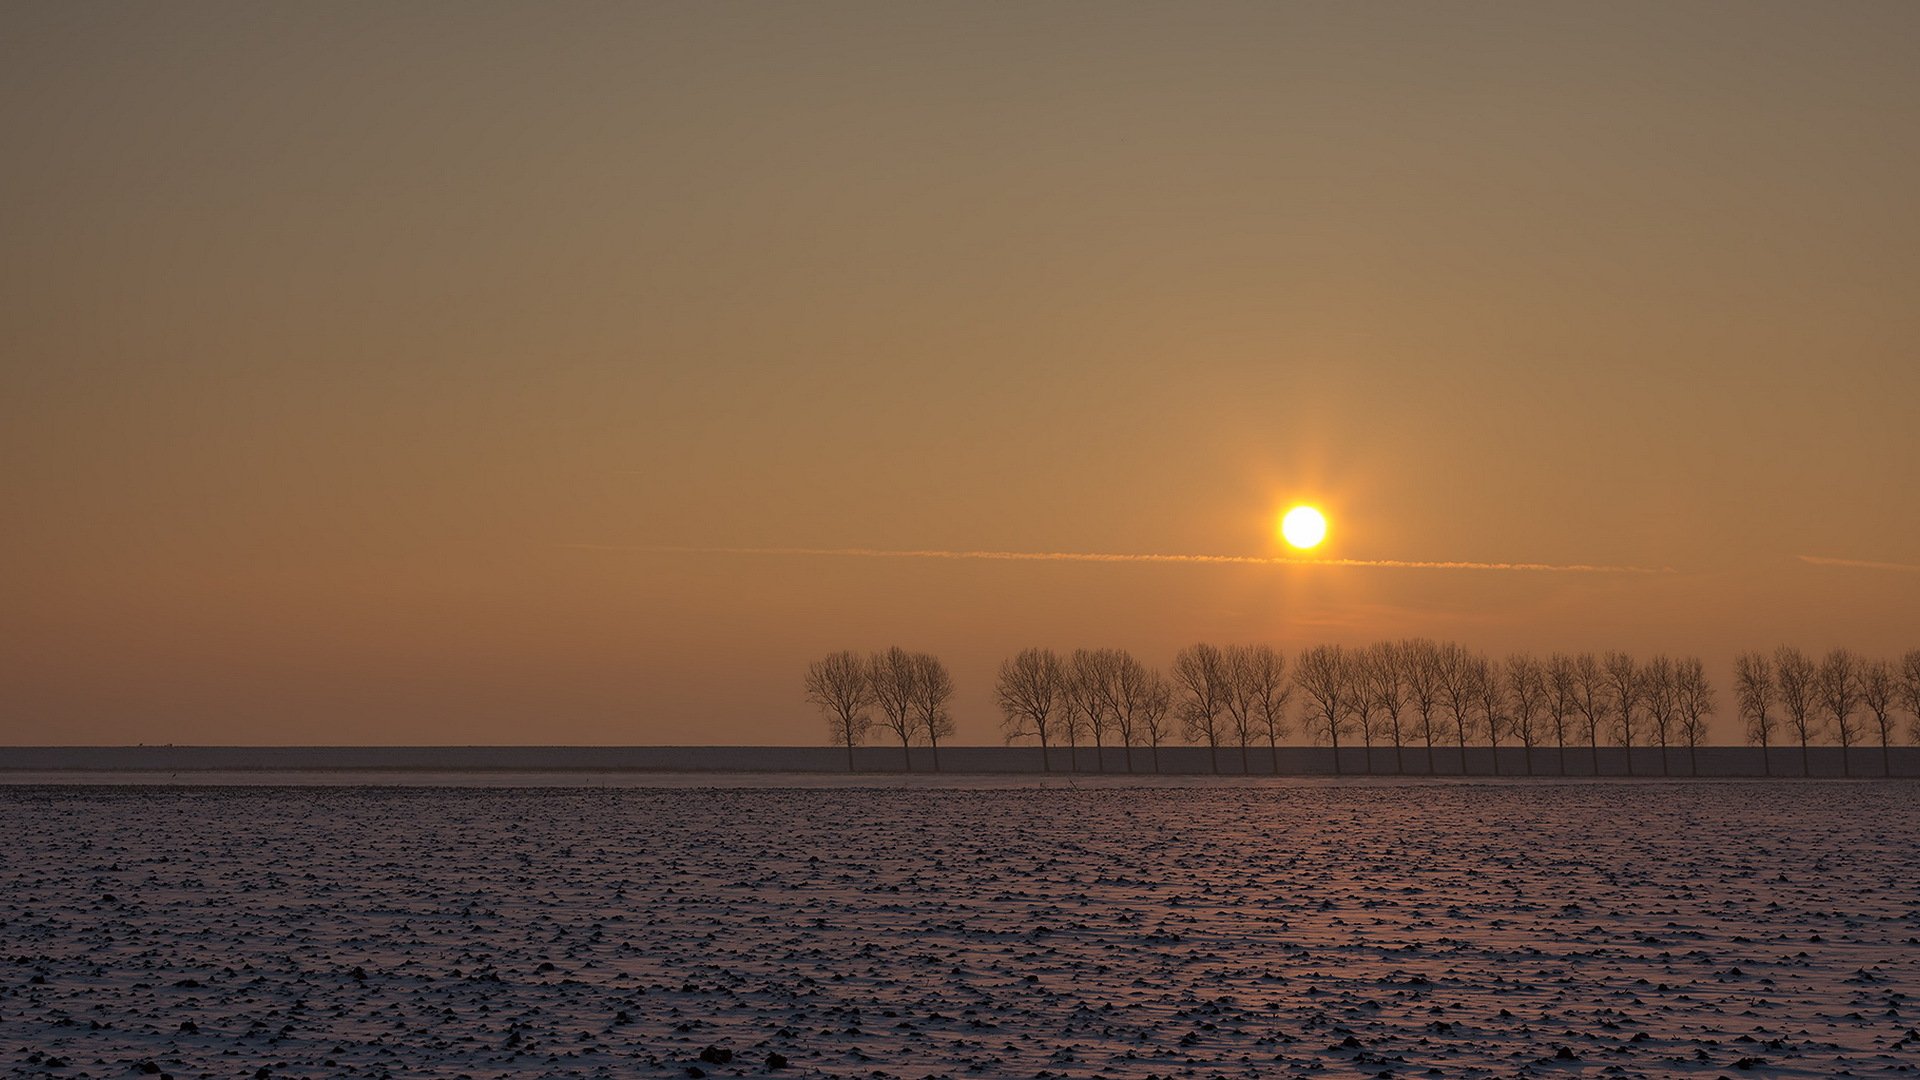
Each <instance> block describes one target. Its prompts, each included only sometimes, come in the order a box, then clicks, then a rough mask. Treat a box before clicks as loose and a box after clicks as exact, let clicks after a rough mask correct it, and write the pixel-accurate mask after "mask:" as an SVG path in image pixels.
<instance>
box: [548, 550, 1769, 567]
mask: <svg viewBox="0 0 1920 1080" xmlns="http://www.w3.org/2000/svg"><path fill="white" fill-rule="evenodd" d="M559 546H560V547H562V548H568V549H572V550H578V551H635V552H644V553H649V554H658V555H772V556H799V557H809V558H813V557H825V558H866V559H942V560H978V561H991V562H1086V563H1185V564H1190V565H1214V566H1340V567H1360V568H1370V569H1388V570H1519V571H1528V572H1533V573H1578V574H1672V573H1676V572H1677V571H1675V570H1674V568H1673V567H1671V566H1664V567H1651V566H1612V565H1604V564H1597V563H1541V562H1473V561H1466V560H1423V559H1347V558H1326V559H1316V558H1312V557H1307V556H1285V555H1191V554H1164V553H1145V554H1136V553H1125V552H1100V551H991V550H946V549H940V548H900V549H895V548H805V547H685V546H674V545H652V544H588V543H574V544H561V545H559ZM1802 558H1805V556H1802Z"/></svg>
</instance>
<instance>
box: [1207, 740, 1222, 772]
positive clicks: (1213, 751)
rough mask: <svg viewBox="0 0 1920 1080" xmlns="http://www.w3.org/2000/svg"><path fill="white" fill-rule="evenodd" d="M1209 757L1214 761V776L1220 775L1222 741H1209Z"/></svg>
mask: <svg viewBox="0 0 1920 1080" xmlns="http://www.w3.org/2000/svg"><path fill="white" fill-rule="evenodd" d="M1207 757H1208V758H1209V759H1211V760H1212V761H1213V774H1214V775H1215V776H1218V775H1220V740H1218V739H1208V740H1207Z"/></svg>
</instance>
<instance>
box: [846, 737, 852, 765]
mask: <svg viewBox="0 0 1920 1080" xmlns="http://www.w3.org/2000/svg"><path fill="white" fill-rule="evenodd" d="M847 771H848V772H852V771H853V740H852V739H848V740H847Z"/></svg>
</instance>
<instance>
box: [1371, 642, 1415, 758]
mask: <svg viewBox="0 0 1920 1080" xmlns="http://www.w3.org/2000/svg"><path fill="white" fill-rule="evenodd" d="M1406 666H1407V664H1406V652H1405V651H1404V650H1403V649H1402V648H1401V646H1400V644H1399V643H1398V642H1393V641H1376V642H1374V643H1373V644H1372V645H1369V646H1368V647H1367V651H1366V653H1365V661H1364V663H1363V666H1362V671H1363V672H1364V673H1365V676H1366V678H1365V682H1366V697H1367V702H1368V705H1369V708H1370V711H1372V712H1373V713H1374V715H1377V716H1378V717H1380V721H1381V734H1383V735H1386V736H1387V737H1389V738H1391V739H1392V740H1393V771H1394V772H1395V773H1404V772H1406V771H1407V760H1406V755H1405V754H1404V753H1403V752H1402V746H1403V745H1404V743H1405V741H1406V733H1405V731H1404V730H1403V729H1402V727H1401V723H1400V714H1401V713H1403V712H1405V711H1406V708H1407V681H1406V674H1405V673H1406ZM1367 768H1368V769H1369V771H1371V769H1372V768H1373V748H1372V747H1371V746H1369V747H1368V748H1367Z"/></svg>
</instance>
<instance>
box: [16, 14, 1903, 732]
mask: <svg viewBox="0 0 1920 1080" xmlns="http://www.w3.org/2000/svg"><path fill="white" fill-rule="evenodd" d="M1916 72H1920V7H1916V6H1915V5H1912V4H1908V3H1866V2H1861V3H1848V4H1803V3H1793V4H1776V3H1762V2H1754V3H1738V4H1735V3H1672V2H1660V3H1607V4H1553V3H1483V4H1451V5H1430V4H1392V3H1382V4H1366V5H1359V4H1334V3H1314V4H1284V3H1258V4H1245V5H1241V4H1180V5H1159V4H1152V5H1149V4H1125V3H1099V4H1092V3H1050V4H1033V5H979V4H931V3H930V4H910V5H899V4H829V3H821V4H803V5H776V4H726V3H702V4H685V5H679V4H675V5H668V4H590V3H579V4H569V5H536V4H486V3H465V4H424V3H422V4H377V3H342V4H324V5H322V4H309V5H292V4H274V5H260V4H231V5H229V4H211V3H187V4H166V5H154V4H131V3H128V4H95V3H69V2H58V3H51V2H22V3H10V4H6V5H0V145H5V146H6V147H8V151H7V154H6V157H5V164H4V167H0V234H3V235H4V236H5V241H4V243H0V357H4V359H3V360H0V505H4V507H5V511H4V516H5V521H6V524H5V528H4V529H0V743H11V744H16V745H18V744H49V743H53V744H102V743H103V744H127V743H136V742H145V743H213V744H333V743H368V744H440V743H454V744H467V743H509V744H515V743H527V744H547V743H579V744H610V743H619V744H626V743H698V744H705V743H713V744H737V743H791V744H810V743H819V742H824V741H826V731H825V727H824V725H823V723H822V722H821V721H820V719H819V718H818V716H817V715H816V714H815V713H814V712H813V711H812V710H811V709H810V708H809V707H807V706H806V705H805V704H804V702H803V700H802V692H801V686H800V680H801V675H802V672H803V670H804V668H805V665H806V664H807V662H808V661H809V660H811V659H814V658H816V657H818V656H821V655H824V654H825V653H827V652H829V651H833V650H838V649H843V648H853V649H861V650H866V649H875V648H880V647H884V646H889V645H894V644H899V645H904V646H907V647H909V648H913V649H916V650H926V651H931V652H935V653H938V654H939V655H941V656H942V657H944V658H945V659H946V660H947V662H948V664H949V666H950V667H952V669H953V671H954V674H955V678H956V681H957V682H958V685H959V693H958V697H957V698H956V701H955V712H956V719H957V722H958V728H959V731H958V741H960V742H967V743H993V742H997V741H998V740H999V735H998V730H999V724H998V715H997V713H996V711H995V709H994V706H993V699H992V694H991V683H992V678H993V672H994V669H995V667H996V666H997V665H998V663H999V661H1000V660H1001V658H1003V657H1005V656H1007V655H1009V654H1011V653H1013V652H1015V651H1017V650H1019V649H1020V648H1023V647H1026V646H1029V645H1049V646H1053V647H1056V648H1061V649H1070V648H1073V647H1075V646H1082V645H1084V646H1119V647H1124V648H1128V649H1131V650H1133V651H1134V652H1135V653H1136V654H1138V655H1140V656H1141V657H1142V658H1143V659H1145V660H1147V661H1148V662H1150V663H1153V664H1157V665H1165V664H1166V663H1167V662H1168V660H1169V659H1170V658H1171V656H1172V654H1173V652H1174V651H1175V650H1176V649H1178V648H1179V647H1180V646H1182V645H1185V644H1189V643H1191V642H1195V641H1201V640H1206V641H1214V642H1218V643H1223V644H1224V643H1228V642H1255V641H1263V642H1269V643H1272V644H1274V645H1276V646H1280V647H1282V648H1285V649H1289V650H1292V649H1297V648H1299V647H1300V646H1303V645H1308V644H1314V643H1319V642H1337V643H1344V644H1362V643H1365V642H1367V641H1371V640H1374V639H1376V638H1383V637H1394V638H1397V637H1403V636H1410V635H1425V636H1431V637H1441V638H1455V639H1458V640H1460V641H1461V642H1463V643H1465V644H1467V645H1469V646H1472V647H1474V648H1478V649H1482V650H1485V651H1488V652H1490V653H1494V654H1503V653H1505V652H1507V651H1510V650H1516V649H1529V650H1533V651H1536V652H1540V653H1546V652H1549V651H1552V650H1604V649H1626V650H1631V651H1635V652H1638V653H1640V654H1643V655H1645V654H1650V653H1652V652H1655V651H1668V652H1675V653H1686V654H1693V655H1699V656H1701V657H1703V658H1704V659H1705V660H1706V661H1707V663H1708V667H1709V672H1710V673H1711V674H1712V675H1713V676H1714V677H1715V679H1716V681H1717V682H1718V683H1719V684H1720V687H1721V703H1722V711H1721V716H1720V717H1719V719H1718V722H1717V724H1716V729H1715V730H1716V737H1717V739H1718V740H1719V741H1737V738H1738V729H1737V727H1736V725H1735V724H1734V723H1733V722H1732V720H1731V719H1730V718H1729V717H1728V716H1727V713H1728V712H1729V711H1730V708H1731V706H1730V693H1729V689H1728V683H1729V681H1730V679H1729V674H1730V665H1731V662H1732V658H1733V656H1734V654H1735V653H1736V652H1737V651H1739V650H1741V649H1747V648H1772V647H1773V646H1775V645H1778V644H1782V643H1792V644H1797V645H1800V646H1801V647H1803V648H1807V649H1810V650H1825V649H1827V648H1830V647H1833V646H1837V645H1846V646H1850V647H1852V648H1854V649H1856V650H1858V651H1860V652H1863V653H1867V654H1870V655H1894V654H1897V653H1900V652H1904V651H1905V650H1907V649H1911V648H1915V647H1920V615H1916V612H1920V500H1916V499H1915V497H1914V492H1915V490H1916V489H1920V427H1917V426H1916V423H1915V417H1916V412H1915V409H1916V403H1917V402H1920V304H1916V303H1915V298H1916V294H1917V290H1920V214H1916V212H1915V209H1914V201H1913V192H1914V191H1916V190H1920V135H1916V133H1920V75H1917V74H1916ZM1302 501H1304V502H1311V503H1314V504H1316V505H1319V506H1321V507H1322V508H1324V509H1325V511H1326V513H1327V515H1328V518H1329V519H1330V521H1331V523H1332V531H1331V534H1330V536H1329V539H1328V542H1327V544H1326V545H1324V547H1323V548H1321V549H1320V554H1321V556H1322V557H1323V558H1324V559H1325V560H1329V562H1327V563H1324V564H1317V565H1271V564H1258V563H1231V562H1229V563H1206V562H1194V561H1182V560H1170V561H1158V562H1117V561H1086V560H1021V561H1010V560H1000V559H993V560H984V559H952V558H916V557H899V556H891V555H848V554H841V555H822V554H793V553H791V552H793V551H795V550H806V551H839V550H848V549H857V550H861V551H877V552H889V551H944V552H965V551H1005V552H1058V553H1066V554H1165V555H1230V556H1256V557H1264V556H1271V555H1276V554H1281V553H1282V552H1281V549H1280V547H1279V544H1278V541H1277V539H1276V537H1275V533H1274V522H1275V517H1276V515H1277V513H1278V512H1279V511H1280V510H1282V509H1284V508H1285V507H1287V506H1289V505H1292V504H1293V503H1295V502H1302ZM768 549H780V550H782V551H786V552H789V553H786V554H776V553H767V551H768ZM1808 557H1812V558H1813V559H1819V560H1838V562H1835V561H1822V562H1814V561H1809V559H1808ZM1331 560H1345V561H1346V562H1345V563H1338V564H1336V563H1333V562H1331ZM1377 561H1384V562H1477V563H1488V564H1501V563H1540V564H1550V565H1553V566H1566V565H1576V564H1577V565H1599V566H1615V567H1637V568H1646V569H1650V570H1653V571H1656V572H1653V573H1628V572H1594V571H1579V570H1553V569H1547V570H1518V569H1457V568H1455V569H1449V568H1430V567H1429V568H1422V567H1402V566H1366V565H1351V563H1354V562H1361V563H1364V562H1377ZM1856 564H1861V565H1856ZM1863 564H1881V565H1863Z"/></svg>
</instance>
